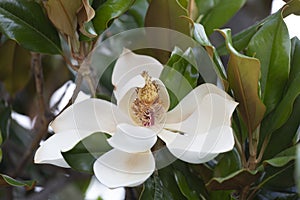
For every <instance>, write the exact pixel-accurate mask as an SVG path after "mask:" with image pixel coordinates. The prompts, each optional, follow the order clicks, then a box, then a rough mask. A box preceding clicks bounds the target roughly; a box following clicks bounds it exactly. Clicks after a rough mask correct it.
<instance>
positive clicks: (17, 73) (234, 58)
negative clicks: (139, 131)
mask: <svg viewBox="0 0 300 200" xmlns="http://www.w3.org/2000/svg"><path fill="white" fill-rule="evenodd" d="M287 4H288V6H286V7H285V9H284V10H283V11H278V12H277V13H275V14H273V15H271V14H270V12H271V5H272V0H222V1H221V0H190V1H188V0H118V1H117V0H0V133H1V134H0V144H1V151H0V153H1V154H0V159H1V163H0V175H1V176H0V198H1V199H30V200H32V199H67V198H71V199H87V194H86V191H87V188H88V186H89V184H90V180H91V177H92V175H91V174H90V171H91V170H89V169H90V165H89V164H86V163H87V161H89V162H88V163H91V161H93V160H88V159H91V157H89V156H86V157H80V158H81V159H78V158H79V157H76V156H78V152H79V153H82V154H83V155H88V154H89V153H88V152H87V150H86V149H85V148H84V147H82V145H80V144H78V145H76V147H74V149H72V150H71V151H69V152H66V153H65V154H64V156H65V158H69V160H68V162H70V165H71V166H72V167H73V168H74V169H75V170H73V169H62V168H58V167H55V166H51V165H36V164H34V163H33V154H34V152H35V150H36V149H37V147H38V146H39V143H40V142H41V141H42V140H44V139H46V138H48V137H49V136H50V135H51V134H52V133H53V132H52V131H51V130H50V129H48V124H49V123H50V122H51V120H52V119H53V118H54V117H55V116H56V115H57V114H58V113H59V112H60V111H61V110H62V108H63V107H64V106H67V104H66V103H65V104H64V105H63V107H62V106H61V104H60V103H61V102H63V100H64V102H65V101H66V100H67V102H68V101H69V100H70V101H69V104H70V103H71V97H72V94H71V95H70V94H69V93H68V92H67V91H68V88H73V89H74V88H75V91H78V90H79V89H80V88H82V87H81V86H82V85H83V88H85V89H86V88H88V87H89V85H88V84H86V83H87V82H89V80H88V79H86V77H84V76H83V75H82V74H81V73H80V71H78V70H79V67H80V66H81V65H82V63H83V62H84V61H85V60H86V59H88V58H89V53H90V52H91V51H92V49H93V48H94V47H95V46H96V44H97V41H98V42H99V41H103V40H105V39H106V38H109V37H111V36H113V35H115V34H117V33H121V32H122V31H125V30H129V29H133V28H138V27H144V26H151V27H163V28H169V29H173V30H177V31H179V32H182V33H184V34H186V35H188V36H190V37H193V38H194V39H195V41H197V42H198V43H199V44H201V45H202V46H203V47H204V49H205V50H206V52H207V54H201V55H200V54H199V51H198V52H197V51H195V50H194V51H192V50H191V49H188V50H186V49H183V50H181V49H179V48H175V49H174V51H173V53H172V56H171V54H170V53H171V52H164V51H158V50H155V49H154V50H149V49H142V50H139V51H138V52H139V53H146V54H149V55H152V56H154V57H156V58H157V59H159V60H160V61H161V62H162V63H164V64H166V65H167V66H168V67H166V68H165V70H164V71H163V74H162V76H161V79H162V81H164V83H166V85H167V86H168V85H169V86H170V87H171V85H174V84H176V82H178V79H177V78H176V77H174V76H173V75H171V74H172V70H176V71H178V72H179V73H181V74H182V75H183V76H184V77H185V78H186V79H187V80H188V82H189V84H190V86H191V88H193V87H196V86H197V85H199V84H201V83H203V82H204V80H203V77H202V76H201V70H200V73H199V72H198V71H197V69H201V61H202V60H201V59H202V58H203V59H207V58H209V60H210V63H208V64H207V63H205V64H207V65H209V66H210V67H211V68H214V69H215V71H214V73H213V74H211V76H212V77H215V78H216V77H217V76H218V77H219V78H220V79H221V80H222V83H223V85H224V88H225V89H226V90H227V91H228V92H229V93H230V94H231V95H234V98H235V99H236V100H237V101H239V102H240V107H239V108H238V112H235V114H234V117H233V122H232V123H233V128H234V130H235V132H236V141H237V144H236V148H235V149H234V150H233V151H231V152H227V153H225V154H222V155H219V156H218V157H217V158H216V160H213V161H210V162H208V163H206V164H201V165H192V164H187V163H184V162H181V161H176V162H174V163H172V164H171V165H170V166H168V167H166V168H163V169H161V170H159V171H158V172H157V173H156V174H155V175H153V176H152V177H151V178H149V180H147V182H146V183H145V184H144V185H143V186H141V187H139V188H126V194H125V196H126V199H156V200H159V199H181V200H182V199H188V200H194V199H216V200H217V199H222V200H223V199H238V196H239V197H240V199H259V200H265V199H285V200H292V199H298V194H297V181H298V180H299V174H300V169H299V166H300V164H299V162H300V156H299V145H298V148H297V144H298V143H299V138H298V134H299V130H298V129H299V124H300V117H299V112H300V98H299V94H300V89H299V84H300V60H299V59H300V55H299V54H300V42H299V40H298V39H297V38H293V39H291V40H290V38H289V35H288V30H287V28H286V25H285V23H284V21H283V18H282V16H283V17H286V16H288V15H290V14H296V15H299V14H300V2H299V0H292V1H289V2H288V3H287ZM200 24H201V25H200ZM202 25H203V26H202ZM224 27H226V28H230V29H231V31H230V30H229V29H223V30H219V31H215V30H216V29H221V28H224ZM166 40H167V38H166ZM109 45H110V48H108V49H109V50H110V51H112V50H111V49H113V48H119V49H122V48H123V47H122V46H120V44H118V43H116V42H114V41H112V42H111V43H110V44H109ZM112 47H113V48H112ZM200 52H201V51H200ZM109 53H112V52H108V54H109ZM199 55H200V56H199ZM219 55H220V56H219ZM193 57H194V58H193ZM197 57H200V61H199V58H197ZM204 57H205V58H204ZM197 59H198V61H196V60H197ZM191 63H196V64H195V65H196V66H195V65H193V64H191ZM202 65H203V63H202ZM112 67H113V64H112V65H111V67H109V68H108V69H106V71H105V73H104V74H103V76H102V77H101V79H100V83H99V84H98V83H95V84H94V85H97V87H98V88H97V90H96V91H97V94H96V95H97V96H99V97H101V98H108V99H109V98H110V96H111V93H112V90H113V86H112V85H111V83H110V76H111V71H112ZM195 68H196V70H195ZM225 69H226V70H225ZM239 75H244V76H242V78H241V77H239ZM70 80H71V82H70ZM75 80H76V86H74V84H73V83H72V82H75ZM240 80H242V81H241V82H240V83H238V84H237V82H238V81H240ZM59 88H60V90H59V91H60V92H59V93H56V97H55V98H54V97H53V94H54V93H55V91H57V90H58V89H59ZM90 89H91V88H90ZM172 91H173V92H174V91H177V92H178V93H180V92H182V94H180V95H179V96H184V95H185V94H186V93H188V92H189V90H188V89H186V90H182V88H181V86H180V87H178V88H175V89H173V90H172ZM75 93H76V92H74V94H75ZM245 94H246V95H245ZM170 96H171V102H172V106H175V105H176V104H177V103H178V101H179V100H180V99H176V98H174V95H173V96H172V94H170ZM176 96H178V95H176ZM245 98H246V99H250V100H251V102H247V101H245ZM69 104H68V105H69ZM94 137H95V136H94ZM87 140H89V141H93V140H91V138H87ZM296 152H298V153H296ZM253 154H254V155H253ZM74 158H75V159H74ZM251 159H252V160H251ZM253 159H254V160H253ZM296 160H297V161H296ZM249 163H250V164H249ZM298 188H299V184H298ZM102 190H104V189H102ZM298 191H299V190H298ZM122 192H123V191H121V193H122ZM122 194H123V193H122ZM98 199H101V197H99V198H98ZM108 199H109V198H108Z"/></svg>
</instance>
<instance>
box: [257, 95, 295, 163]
mask: <svg viewBox="0 0 300 200" xmlns="http://www.w3.org/2000/svg"><path fill="white" fill-rule="evenodd" d="M299 113H300V97H299V96H298V97H297V98H296V100H295V103H294V106H293V111H292V113H291V115H290V117H289V118H288V120H287V121H286V122H285V124H284V125H283V126H282V127H280V128H279V129H277V130H276V131H274V132H273V134H272V135H271V138H270V140H269V143H268V145H267V148H266V150H265V151H264V155H263V160H266V159H271V158H273V157H274V156H275V155H276V154H278V153H280V152H281V151H284V150H285V149H287V148H289V147H291V146H292V145H293V138H295V137H296V133H297V130H298V127H299V124H300V118H299ZM262 125H264V123H263V124H262ZM270 134H271V132H269V131H268V127H266V126H263V127H261V137H260V141H261V143H262V142H263V141H264V139H265V137H266V136H267V135H270ZM261 143H260V148H261Z"/></svg>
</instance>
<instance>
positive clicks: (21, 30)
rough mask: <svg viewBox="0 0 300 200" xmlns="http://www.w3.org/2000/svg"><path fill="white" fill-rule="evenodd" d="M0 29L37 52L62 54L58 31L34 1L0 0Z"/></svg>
mask: <svg viewBox="0 0 300 200" xmlns="http://www.w3.org/2000/svg"><path fill="white" fill-rule="evenodd" d="M0 18H1V20H0V31H1V32H3V33H5V34H6V35H7V36H8V37H9V38H11V39H13V40H16V41H17V42H18V43H20V44H21V45H22V46H23V47H25V48H27V49H29V50H31V51H36V52H41V53H49V54H61V53H62V50H61V46H60V39H59V37H58V33H57V31H56V30H55V29H54V27H53V26H52V24H51V23H50V21H49V20H48V19H47V18H46V16H45V14H44V13H43V10H42V8H41V7H40V5H39V4H38V3H36V2H34V1H26V0H2V1H0Z"/></svg>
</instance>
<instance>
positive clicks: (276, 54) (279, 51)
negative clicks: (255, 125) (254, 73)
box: [247, 11, 291, 114]
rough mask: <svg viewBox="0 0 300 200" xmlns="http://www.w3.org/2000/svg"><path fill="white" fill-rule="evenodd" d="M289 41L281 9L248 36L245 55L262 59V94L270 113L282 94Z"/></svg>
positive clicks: (288, 63) (288, 61)
mask: <svg viewBox="0 0 300 200" xmlns="http://www.w3.org/2000/svg"><path fill="white" fill-rule="evenodd" d="M290 51H291V42H290V38H289V34H288V30H287V27H286V25H285V23H284V21H283V19H282V15H281V11H279V12H277V13H276V14H275V15H273V16H272V17H270V18H269V20H268V21H266V22H265V23H264V24H263V25H262V27H261V28H260V29H259V30H258V31H257V32H256V33H255V35H254V36H253V37H252V38H251V40H250V42H249V45H248V50H247V55H249V56H255V57H256V58H258V59H259V60H260V63H261V80H260V84H261V90H262V91H261V97H262V100H263V102H264V104H265V105H266V107H267V111H266V114H268V113H270V111H272V110H273V109H274V108H275V107H276V106H277V104H278V103H279V101H280V99H281V98H282V95H283V91H284V88H285V86H286V83H287V80H288V75H289V70H290Z"/></svg>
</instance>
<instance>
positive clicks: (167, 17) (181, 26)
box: [145, 0, 189, 41]
mask: <svg viewBox="0 0 300 200" xmlns="http://www.w3.org/2000/svg"><path fill="white" fill-rule="evenodd" d="M182 16H187V10H186V9H185V8H184V7H182V6H181V5H180V3H179V2H178V1H177V0H159V1H157V0H154V1H151V3H150V4H149V8H148V11H147V14H146V19H145V26H147V27H162V28H169V29H173V30H176V31H179V32H181V33H184V34H186V35H189V22H188V21H187V20H186V19H184V18H182ZM162 41H163V39H162Z"/></svg>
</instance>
